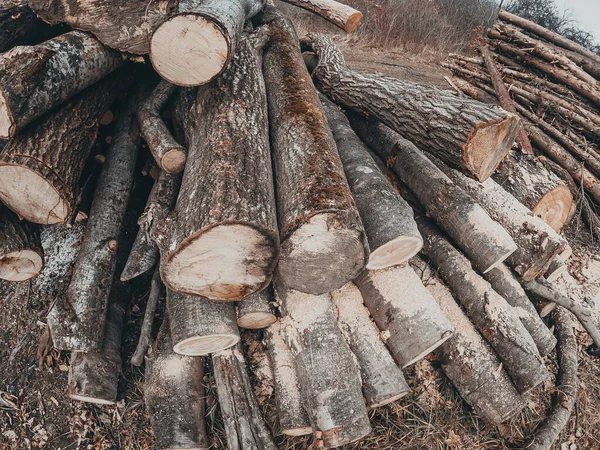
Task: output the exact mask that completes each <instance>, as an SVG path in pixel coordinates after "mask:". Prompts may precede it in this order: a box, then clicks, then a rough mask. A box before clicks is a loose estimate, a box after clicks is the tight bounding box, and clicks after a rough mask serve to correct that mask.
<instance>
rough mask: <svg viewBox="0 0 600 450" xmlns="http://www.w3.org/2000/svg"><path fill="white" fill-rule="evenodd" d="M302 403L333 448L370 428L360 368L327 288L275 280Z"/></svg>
mask: <svg viewBox="0 0 600 450" xmlns="http://www.w3.org/2000/svg"><path fill="white" fill-rule="evenodd" d="M275 293H276V294H277V297H278V299H279V301H280V303H281V305H282V306H281V308H282V313H283V322H284V326H285V336H286V342H287V343H288V345H289V347H290V349H291V350H292V354H293V355H294V363H295V365H296V373H297V375H298V381H299V382H300V391H301V394H302V398H303V404H304V408H305V409H306V412H307V414H308V418H309V420H310V422H311V425H312V428H313V433H314V434H315V437H316V438H317V439H319V437H320V439H322V444H323V445H324V446H325V447H326V448H332V447H333V448H335V447H339V446H342V445H345V444H349V443H351V442H354V441H357V440H358V439H360V438H362V437H364V436H366V435H367V434H369V433H370V432H371V426H370V424H369V417H368V415H367V408H366V406H365V403H364V400H363V394H362V388H361V382H360V371H359V369H358V367H357V366H356V363H355V361H354V357H353V355H352V352H351V351H350V349H349V348H348V346H347V344H346V342H345V341H344V337H343V336H342V333H341V332H340V330H339V328H338V326H337V324H336V319H335V314H334V311H333V305H332V303H331V295H330V294H322V295H318V296H316V295H311V294H305V293H302V292H299V291H294V290H291V289H287V288H286V287H285V286H284V285H282V284H281V283H277V284H275Z"/></svg>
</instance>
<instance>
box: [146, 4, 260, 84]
mask: <svg viewBox="0 0 600 450" xmlns="http://www.w3.org/2000/svg"><path fill="white" fill-rule="evenodd" d="M263 3H264V2H263V1H262V0H179V4H178V7H177V11H176V13H175V14H173V15H172V16H171V17H169V18H168V19H167V20H165V21H164V22H163V23H161V24H160V25H159V26H158V27H156V29H155V30H154V32H153V33H152V38H151V40H150V61H151V62H152V65H153V66H154V69H155V70H156V71H157V72H158V74H159V75H160V76H161V77H163V78H164V79H165V80H167V81H169V82H170V83H173V84H177V85H179V86H200V85H202V84H206V83H209V82H210V81H212V80H213V79H214V78H215V77H216V76H217V75H219V74H221V72H223V70H225V68H226V67H227V65H228V64H229V62H230V61H231V59H232V56H233V54H234V53H235V51H236V48H237V45H238V41H239V39H240V35H241V34H242V29H243V27H244V22H245V21H246V19H249V18H251V17H253V16H254V15H256V14H257V13H258V12H260V10H261V9H262V7H263Z"/></svg>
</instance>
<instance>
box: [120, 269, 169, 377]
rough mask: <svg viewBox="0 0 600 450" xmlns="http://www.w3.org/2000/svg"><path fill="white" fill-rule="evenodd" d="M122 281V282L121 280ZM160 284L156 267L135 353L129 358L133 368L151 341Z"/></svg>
mask: <svg viewBox="0 0 600 450" xmlns="http://www.w3.org/2000/svg"><path fill="white" fill-rule="evenodd" d="M121 281H123V280H121ZM161 286H162V283H161V281H160V271H159V269H158V267H157V268H156V269H155V270H154V273H153V274H152V280H151V281H150V292H149V293H148V300H147V301H146V310H145V311H144V320H143V322H142V329H141V330H140V338H139V339H138V343H137V346H136V347H135V352H134V353H133V355H132V356H131V361H130V362H131V364H133V365H134V366H138V367H139V366H141V365H142V363H143V362H144V358H145V357H146V352H147V351H148V348H149V347H150V341H151V339H152V325H153V324H154V315H155V313H156V307H157V305H158V299H159V298H160V291H161Z"/></svg>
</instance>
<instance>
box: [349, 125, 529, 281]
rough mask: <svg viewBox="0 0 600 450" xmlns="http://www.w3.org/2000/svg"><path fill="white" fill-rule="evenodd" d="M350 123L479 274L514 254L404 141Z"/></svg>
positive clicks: (500, 231) (381, 129)
mask: <svg viewBox="0 0 600 450" xmlns="http://www.w3.org/2000/svg"><path fill="white" fill-rule="evenodd" d="M350 122H351V124H352V127H353V128H354V130H355V131H356V132H357V134H358V136H359V137H360V138H361V139H362V140H363V141H364V142H365V143H366V144H367V145H368V146H369V147H371V149H372V150H373V151H374V152H375V153H377V154H378V155H379V157H380V158H381V159H383V160H384V161H386V162H387V163H388V166H391V167H392V170H393V171H394V172H395V173H396V174H397V175H398V176H399V177H400V179H401V180H402V181H403V182H404V183H406V184H407V185H408V187H409V188H410V190H411V191H412V192H413V193H414V194H415V195H416V196H417V197H418V198H419V201H420V202H421V203H422V204H423V205H424V206H425V208H426V209H427V214H428V215H429V216H430V217H432V218H433V219H434V220H435V221H436V222H437V223H438V224H439V225H440V226H441V227H442V228H444V230H446V232H447V233H448V234H449V235H450V236H451V237H452V238H453V239H454V241H455V242H457V244H458V245H459V246H460V247H461V249H462V250H463V251H464V252H465V253H466V254H467V256H468V257H469V259H471V261H473V262H474V263H475V265H476V266H477V268H478V269H479V270H480V271H481V272H483V273H485V272H487V271H489V270H491V269H493V268H494V267H495V266H497V265H498V264H500V263H501V262H502V261H504V260H505V259H506V258H508V257H509V256H510V255H511V254H512V253H513V252H514V251H515V250H517V245H516V244H515V242H514V241H513V239H512V238H511V237H510V235H509V234H508V233H507V232H506V230H504V228H502V226H500V225H499V224H498V223H496V222H494V221H493V220H492V219H491V218H490V216H488V215H487V214H486V212H485V211H484V210H483V208H481V206H479V205H478V204H477V203H476V202H475V200H473V198H472V197H470V196H469V195H468V194H466V193H465V192H464V191H463V190H462V189H460V188H459V187H458V186H456V185H455V184H454V183H452V181H451V180H450V179H449V178H448V177H447V176H446V175H444V173H443V172H442V171H441V170H440V169H438V168H437V167H436V166H435V164H433V163H432V162H431V161H430V160H429V159H428V158H427V157H426V156H425V155H424V154H423V153H422V152H421V151H420V150H419V149H417V148H416V147H415V146H414V145H413V144H412V143H411V142H410V141H407V140H406V139H402V138H401V137H400V136H399V135H398V134H397V133H395V132H394V131H392V130H391V129H390V128H388V127H386V126H385V125H383V124H382V123H380V122H379V121H377V120H374V119H364V118H362V117H359V116H357V115H352V116H350ZM467 224H468V225H467Z"/></svg>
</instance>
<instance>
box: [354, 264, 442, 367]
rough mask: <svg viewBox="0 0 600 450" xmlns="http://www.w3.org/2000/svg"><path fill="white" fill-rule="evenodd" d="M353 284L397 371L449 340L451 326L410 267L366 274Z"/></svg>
mask: <svg viewBox="0 0 600 450" xmlns="http://www.w3.org/2000/svg"><path fill="white" fill-rule="evenodd" d="M355 282H356V284H357V286H358V288H359V289H360V292H361V293H362V296H363V298H364V300H365V305H366V306H367V308H368V309H369V311H370V312H371V315H372V316H373V319H374V320H375V323H376V324H377V327H378V328H379V329H380V330H381V332H382V335H383V336H384V337H385V338H386V339H385V343H386V344H387V346H388V347H389V349H390V351H391V353H392V355H394V358H395V359H396V361H397V362H398V364H399V365H400V367H402V368H405V367H407V366H410V365H411V364H414V363H416V362H417V361H419V360H420V359H423V358H424V357H425V356H427V355H428V354H429V353H431V352H432V351H433V350H435V349H436V348H438V347H439V346H440V345H442V344H443V343H444V342H445V341H446V340H447V339H448V338H450V336H452V332H453V328H452V325H450V323H449V322H448V319H447V318H446V317H445V316H444V314H443V313H442V311H441V310H440V308H439V306H438V305H437V303H436V302H435V299H434V298H433V297H432V296H431V295H430V294H429V293H428V292H427V289H425V287H424V286H423V283H421V279H420V278H419V277H418V275H417V274H416V273H415V272H414V270H413V269H412V268H411V267H410V266H408V265H404V266H398V267H390V268H389V269H383V270H365V271H364V272H363V273H361V274H360V275H359V276H358V277H357V278H356V280H355Z"/></svg>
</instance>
